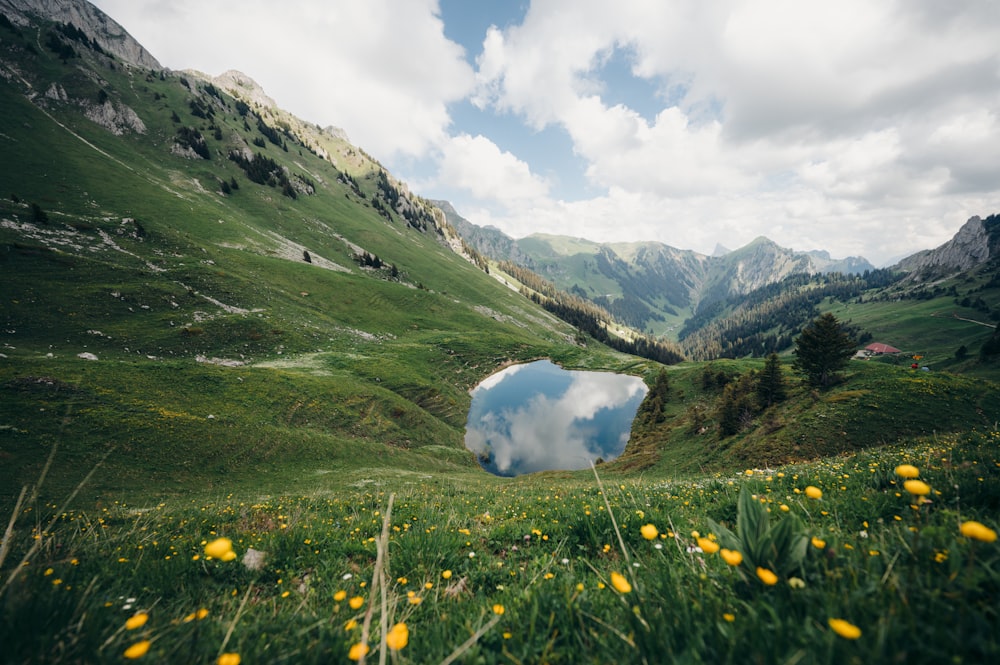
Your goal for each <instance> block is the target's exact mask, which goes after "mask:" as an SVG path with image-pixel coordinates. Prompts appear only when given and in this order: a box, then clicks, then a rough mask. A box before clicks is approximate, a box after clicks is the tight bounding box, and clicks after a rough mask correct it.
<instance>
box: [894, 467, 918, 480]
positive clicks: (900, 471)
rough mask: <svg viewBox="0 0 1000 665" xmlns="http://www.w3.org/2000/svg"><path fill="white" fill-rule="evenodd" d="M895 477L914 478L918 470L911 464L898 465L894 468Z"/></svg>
mask: <svg viewBox="0 0 1000 665" xmlns="http://www.w3.org/2000/svg"><path fill="white" fill-rule="evenodd" d="M896 475H897V476H899V477H900V478H916V477H917V476H919V475H920V470H919V469H918V468H917V467H915V466H913V465H912V464H900V465H899V466H897V467H896Z"/></svg>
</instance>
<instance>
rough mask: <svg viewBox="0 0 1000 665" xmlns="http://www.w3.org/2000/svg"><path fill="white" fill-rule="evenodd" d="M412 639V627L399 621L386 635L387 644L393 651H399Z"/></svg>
mask: <svg viewBox="0 0 1000 665" xmlns="http://www.w3.org/2000/svg"><path fill="white" fill-rule="evenodd" d="M409 641H410V629H409V628H407V627H406V624H405V623H402V622H400V623H397V624H396V625H395V626H393V627H392V629H391V630H390V631H389V632H388V633H387V634H386V636H385V644H386V646H387V647H389V648H390V649H392V650H393V651H399V650H400V649H402V648H403V647H405V646H406V644H407V642H409Z"/></svg>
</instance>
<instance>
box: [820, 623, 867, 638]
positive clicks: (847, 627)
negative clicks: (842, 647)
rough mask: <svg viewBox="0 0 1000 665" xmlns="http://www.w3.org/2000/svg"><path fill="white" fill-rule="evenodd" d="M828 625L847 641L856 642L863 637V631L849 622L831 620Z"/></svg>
mask: <svg viewBox="0 0 1000 665" xmlns="http://www.w3.org/2000/svg"><path fill="white" fill-rule="evenodd" d="M827 623H829V624H830V628H832V629H833V632H835V633H837V634H838V635H840V636H841V637H843V638H844V639H845V640H856V639H858V638H859V637H861V629H860V628H858V627H857V626H855V625H854V624H853V623H851V622H849V621H844V620H843V619H829V620H828V621H827Z"/></svg>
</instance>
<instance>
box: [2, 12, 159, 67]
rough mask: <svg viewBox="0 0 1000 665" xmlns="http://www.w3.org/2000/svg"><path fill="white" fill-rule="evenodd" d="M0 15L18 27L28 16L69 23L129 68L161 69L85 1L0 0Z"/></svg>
mask: <svg viewBox="0 0 1000 665" xmlns="http://www.w3.org/2000/svg"><path fill="white" fill-rule="evenodd" d="M0 12H3V14H4V15H6V16H7V18H8V19H10V20H11V22H12V23H15V24H19V25H27V24H28V23H29V18H28V16H29V15H33V16H38V17H41V18H43V19H46V20H49V21H58V22H59V23H70V24H72V25H74V26H75V27H77V28H79V29H80V30H83V32H84V33H86V34H87V36H88V37H90V38H91V39H93V40H95V41H96V42H97V43H98V44H99V45H100V47H101V48H102V49H104V51H106V52H107V53H110V54H112V55H114V56H116V57H118V58H121V59H122V60H123V61H125V62H127V63H129V64H132V65H135V66H137V67H144V68H146V69H163V67H162V66H161V65H160V63H159V62H158V61H157V60H156V58H154V57H153V56H152V54H150V53H149V51H147V50H146V49H145V48H143V46H142V44H140V43H139V42H138V41H136V40H135V38H134V37H132V35H130V34H129V33H128V31H127V30H125V28H123V27H122V26H121V25H119V24H118V23H116V22H115V21H114V19H112V18H111V17H110V16H108V15H107V14H105V13H104V12H102V11H101V10H100V9H98V8H97V7H95V6H94V5H92V4H90V3H89V2H87V1H86V0H0Z"/></svg>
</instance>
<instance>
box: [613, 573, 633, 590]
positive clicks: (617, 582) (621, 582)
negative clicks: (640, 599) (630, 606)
mask: <svg viewBox="0 0 1000 665" xmlns="http://www.w3.org/2000/svg"><path fill="white" fill-rule="evenodd" d="M611 586H613V587H614V588H615V589H617V590H618V593H629V592H630V591H632V585H631V584H629V582H628V580H627V579H625V576H624V575H622V574H621V573H611Z"/></svg>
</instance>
